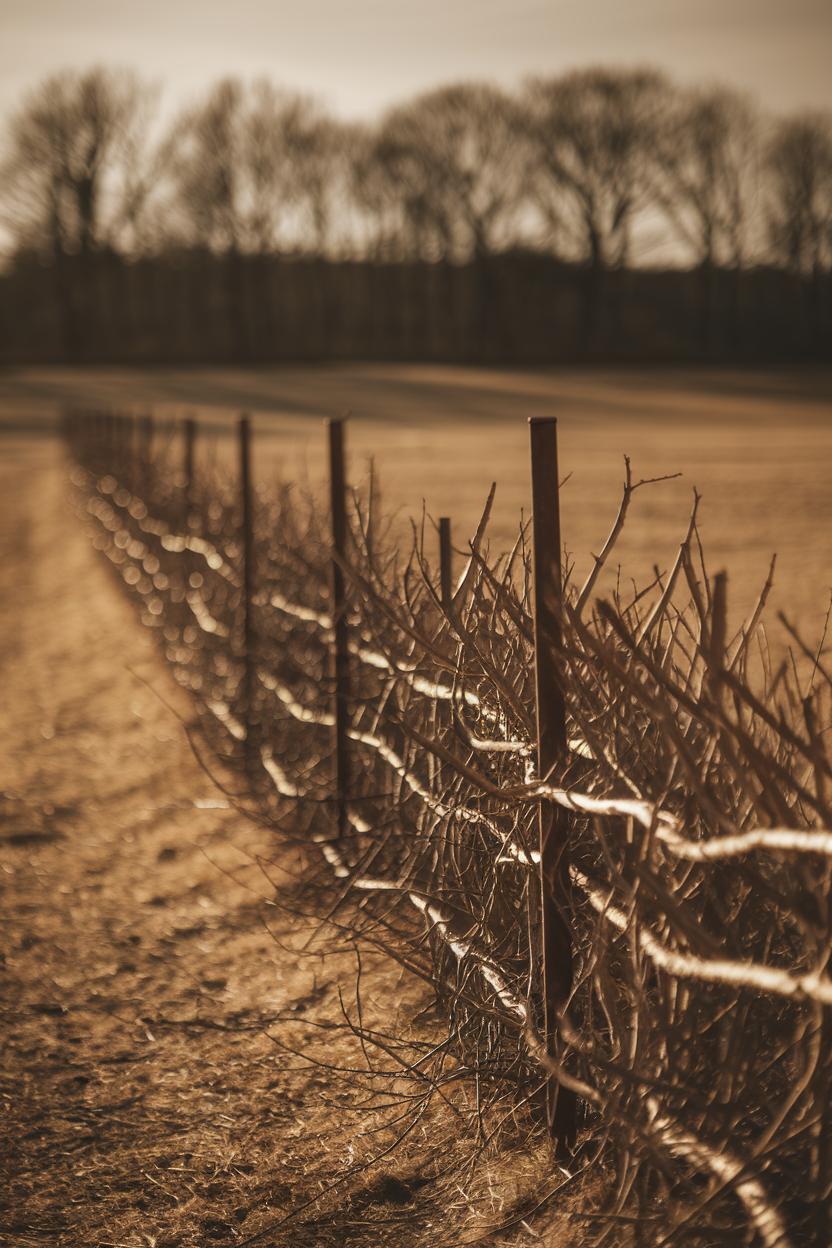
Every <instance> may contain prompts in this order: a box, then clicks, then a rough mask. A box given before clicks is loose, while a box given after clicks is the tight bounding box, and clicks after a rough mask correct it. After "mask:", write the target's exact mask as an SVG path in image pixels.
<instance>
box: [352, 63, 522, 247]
mask: <svg viewBox="0 0 832 1248" xmlns="http://www.w3.org/2000/svg"><path fill="white" fill-rule="evenodd" d="M372 163H373V165H374V166H375V171H374V172H375V176H376V179H377V190H378V191H380V194H379V200H381V201H384V200H385V199H387V198H388V191H392V192H393V193H394V196H395V198H396V199H397V200H398V203H399V204H400V207H401V212H402V214H403V217H404V220H405V221H406V223H407V229H408V234H409V243H410V247H411V248H412V250H413V251H415V252H416V253H417V254H420V255H426V256H443V257H453V258H467V257H470V256H474V257H484V256H487V255H490V254H492V253H493V252H495V251H497V250H499V249H500V248H501V247H505V246H507V245H508V244H510V243H511V242H513V241H514V237H515V234H514V227H515V214H516V211H517V208H518V205H519V202H520V200H521V179H520V163H519V153H518V144H517V110H516V107H515V105H514V103H513V101H512V100H511V99H510V97H509V96H507V95H506V94H505V93H504V92H502V91H500V90H499V89H498V88H497V87H493V86H490V85H488V84H485V83H467V84H461V85H458V86H451V87H443V88H441V89H439V90H437V91H430V92H428V93H427V94H425V95H421V96H418V97H417V98H416V99H415V100H413V101H411V102H410V103H409V104H405V105H403V106H401V107H399V108H395V109H393V110H392V111H391V112H390V113H388V115H387V116H386V118H385V119H384V120H383V122H382V125H381V128H380V132H379V135H378V138H377V142H376V145H375V149H374V152H373V155H372Z"/></svg>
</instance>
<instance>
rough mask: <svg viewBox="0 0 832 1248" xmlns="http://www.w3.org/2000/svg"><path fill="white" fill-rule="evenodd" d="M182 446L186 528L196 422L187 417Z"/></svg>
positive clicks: (192, 484)
mask: <svg viewBox="0 0 832 1248" xmlns="http://www.w3.org/2000/svg"><path fill="white" fill-rule="evenodd" d="M183 433H184V444H183V447H182V477H183V481H182V498H183V500H184V504H185V505H184V509H183V510H184V513H185V514H184V523H185V529H187V528H188V520H189V517H190V514H191V511H192V510H193V505H194V448H195V446H196V421H195V420H194V419H193V417H191V416H188V417H187V418H186V419H185V423H184V425H183Z"/></svg>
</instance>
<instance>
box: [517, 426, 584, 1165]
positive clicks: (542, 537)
mask: <svg viewBox="0 0 832 1248" xmlns="http://www.w3.org/2000/svg"><path fill="white" fill-rule="evenodd" d="M529 433H530V449H531V476H532V541H533V549H532V568H533V573H534V582H533V596H534V652H535V697H536V706H537V766H538V775H539V776H540V777H541V779H543V780H546V779H548V778H549V776H550V774H551V772H552V770H553V768H554V767H556V766H557V764H558V763H561V762H563V761H564V759H565V757H566V750H567V738H566V705H565V701H564V696H563V690H562V688H561V684H560V680H559V676H558V664H557V652H558V650H559V649H560V648H561V644H562V623H561V600H562V594H563V584H562V580H561V538H560V505H559V488H558V482H559V478H558V441H557V437H558V435H557V421H556V420H555V419H554V418H549V417H532V418H531V419H530V421H529ZM538 820H539V831H540V893H541V914H540V953H541V972H542V980H543V1026H544V1035H545V1040H546V1046H547V1049H548V1051H549V1053H550V1054H551V1055H552V1056H553V1057H554V1056H556V1055H557V1050H558V1048H559V1046H558V1044H557V1030H558V1023H557V1016H558V1012H559V1010H560V1009H562V1008H563V1006H564V1004H565V1002H566V1001H567V999H568V997H569V993H570V991H571V988H572V941H571V935H570V932H569V928H568V927H567V924H566V921H565V919H564V914H563V908H562V907H563V902H564V901H565V900H566V897H567V895H568V888H569V857H568V844H567V836H568V816H567V813H566V811H564V810H563V809H562V808H561V807H559V806H556V805H555V804H554V803H553V802H548V801H541V802H540V806H539V813H538ZM576 1111H577V1102H576V1098H575V1094H574V1092H572V1091H570V1090H569V1089H568V1088H565V1087H562V1086H561V1085H560V1084H559V1083H558V1082H557V1080H556V1079H555V1078H554V1076H552V1077H550V1078H549V1079H548V1081H547V1085H546V1117H547V1122H548V1126H549V1131H550V1133H551V1134H552V1135H553V1136H554V1137H555V1140H556V1142H557V1145H558V1147H559V1148H560V1149H561V1150H562V1151H563V1152H566V1151H567V1150H569V1149H570V1148H571V1146H572V1144H573V1142H574V1139H575V1132H576V1119H577V1113H576Z"/></svg>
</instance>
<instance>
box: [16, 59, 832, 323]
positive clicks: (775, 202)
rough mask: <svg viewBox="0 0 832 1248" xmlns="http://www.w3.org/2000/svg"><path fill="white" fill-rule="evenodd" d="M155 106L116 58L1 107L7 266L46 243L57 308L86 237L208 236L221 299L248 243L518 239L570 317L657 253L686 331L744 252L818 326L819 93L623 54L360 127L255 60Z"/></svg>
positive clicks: (81, 259)
mask: <svg viewBox="0 0 832 1248" xmlns="http://www.w3.org/2000/svg"><path fill="white" fill-rule="evenodd" d="M157 108H158V93H157V91H156V89H155V88H153V87H152V86H151V85H149V84H148V83H146V82H144V81H143V80H141V79H140V78H139V77H138V76H137V75H135V74H132V73H117V72H115V71H114V70H110V69H106V68H95V69H92V70H90V71H88V72H85V73H76V72H66V73H61V74H57V75H54V76H52V77H50V78H49V79H48V80H46V81H45V82H43V83H41V84H40V85H39V86H38V87H36V88H35V89H34V90H33V91H32V92H31V93H30V94H29V95H28V96H27V97H26V98H25V99H24V100H23V101H22V103H21V105H20V107H19V108H18V110H17V111H16V112H15V113H14V114H13V115H12V116H11V118H10V119H9V121H8V124H7V126H6V129H5V133H4V135H3V138H2V156H1V157H0V224H2V227H3V229H4V231H5V233H6V236H7V238H8V240H9V251H10V256H11V266H12V267H13V268H14V267H17V268H20V267H21V266H23V267H25V266H26V265H27V264H29V265H31V264H32V263H33V262H37V263H39V264H44V263H46V264H48V265H49V266H50V267H51V269H52V270H53V273H54V276H55V291H56V296H57V301H58V303H60V304H62V305H63V306H64V307H65V311H66V318H65V319H66V320H67V321H68V322H70V321H72V320H73V319H77V302H78V300H77V295H76V297H75V303H74V304H73V293H72V289H71V288H72V287H74V286H77V285H78V283H79V281H80V280H81V277H80V276H79V275H80V274H82V273H83V268H84V263H85V262H91V261H92V260H93V259H94V258H95V257H96V256H98V257H101V256H102V255H106V256H109V257H119V258H122V259H124V260H126V261H129V262H131V263H136V262H139V261H147V260H149V259H152V258H157V259H158V258H160V257H171V256H179V257H182V256H188V255H191V256H193V255H194V254H202V255H205V256H207V257H210V258H211V260H212V262H213V263H214V264H215V265H219V266H220V267H221V268H223V270H224V271H227V273H228V274H229V275H230V277H231V279H232V280H231V282H230V285H229V284H227V285H226V296H225V297H226V301H227V302H228V304H229V307H230V308H232V310H233V309H234V305H235V297H234V295H233V290H232V287H233V285H234V281H237V284H238V285H239V279H238V278H234V277H233V275H234V274H235V273H239V270H240V267H241V265H244V263H245V262H250V261H251V260H252V259H255V260H256V259H258V258H260V259H264V260H268V261H274V260H276V259H282V260H286V259H288V258H292V259H295V260H297V259H303V260H305V261H307V262H309V261H326V262H329V263H330V264H337V263H342V264H343V263H351V264H355V263H365V264H366V263H371V264H377V265H394V266H395V265H398V266H401V265H413V264H444V265H469V266H474V268H476V269H478V270H483V271H485V270H487V268H488V265H489V262H490V261H492V260H494V259H498V258H504V257H506V256H510V255H518V254H522V255H528V254H533V255H535V256H538V257H541V258H542V259H545V260H546V261H547V262H549V263H550V264H551V263H555V264H559V265H564V266H569V265H572V266H580V267H581V268H583V269H584V270H586V271H587V273H588V274H589V275H590V276H589V278H588V279H587V282H586V291H587V294H586V299H585V304H586V309H587V311H586V319H587V332H591V331H592V323H593V321H594V320H596V321H597V317H598V307H599V304H600V302H601V300H602V298H603V291H604V289H605V286H604V275H607V274H614V273H616V272H623V271H628V270H632V269H634V268H639V267H641V268H647V267H651V266H655V265H656V263H657V262H661V263H662V264H663V265H664V266H665V267H673V268H687V269H690V270H694V271H695V272H696V273H697V274H698V281H697V291H698V295H697V298H698V301H699V305H700V307H699V312H700V322H701V325H700V329H701V333H702V334H703V335H705V337H707V335H708V334H709V333H710V332H711V331H712V326H713V319H714V317H713V305H714V301H715V299H720V300H724V299H726V298H727V299H728V300H729V301H730V299H731V297H732V296H731V293H730V292H731V289H732V287H731V285H730V283H729V284H727V285H726V283H725V282H724V281H721V279H720V278H719V277H718V273H720V272H722V273H724V272H725V271H727V272H729V273H734V274H739V273H742V272H744V271H745V272H747V271H749V270H752V269H754V268H760V267H772V268H775V269H777V270H780V271H782V272H784V273H788V274H791V275H792V276H793V277H795V278H796V279H799V281H800V283H801V290H802V291H803V294H802V295H801V298H805V299H806V300H807V301H808V304H809V306H810V309H811V312H810V317H809V320H810V322H811V324H812V326H813V330H814V332H815V333H816V334H818V333H820V332H821V331H822V330H823V328H824V326H825V325H826V315H827V314H826V310H825V308H824V301H825V300H826V299H827V298H828V287H829V274H830V270H832V114H824V113H820V112H816V113H808V112H807V113H800V114H796V115H793V116H783V117H770V116H766V115H765V114H764V113H763V112H762V111H761V110H760V109H759V108H758V107H757V106H756V105H755V103H754V101H753V100H752V99H750V98H749V97H747V96H746V95H743V94H742V93H740V92H738V91H735V90H732V89H729V88H726V87H722V86H711V87H683V86H680V85H678V84H676V83H674V82H672V81H671V80H670V79H669V78H668V77H667V76H666V75H664V74H662V73H659V72H658V71H655V70H652V69H640V68H637V69H610V68H589V69H579V70H574V71H571V72H569V73H565V74H561V75H558V76H553V77H548V78H536V79H531V80H529V81H528V82H526V83H524V84H523V85H522V86H521V87H519V88H518V89H517V90H515V91H507V90H503V89H501V88H499V87H498V86H495V85H493V84H490V83H464V84H459V85H452V86H443V87H439V88H437V89H434V90H431V91H428V92H426V93H424V94H421V95H419V96H417V97H416V98H413V99H410V100H407V101H405V102H403V103H401V104H397V105H395V106H394V107H392V108H390V109H389V110H388V111H387V112H386V113H385V114H384V115H383V116H382V117H380V118H379V119H378V120H377V121H376V122H374V123H372V124H363V123H355V122H345V121H342V120H339V119H337V118H336V117H334V116H332V115H331V114H330V113H328V112H327V111H326V109H325V108H324V107H323V105H322V104H321V103H320V102H318V101H316V100H314V99H312V98H310V97H308V96H305V95H302V94H297V93H293V92H290V91H286V90H283V89H281V88H279V87H277V86H275V85H274V84H272V83H271V82H268V81H266V80H260V81H256V82H253V83H243V82H240V81H238V80H235V79H226V80H224V81H221V82H219V83H216V84H215V85H213V86H211V87H210V88H209V89H208V90H207V91H206V92H205V93H204V95H203V96H202V97H201V98H200V99H198V100H196V102H194V103H193V104H191V105H190V106H188V107H187V108H185V109H184V110H183V111H182V112H181V113H180V114H179V115H177V116H176V117H174V119H173V121H172V122H170V123H169V124H167V125H165V126H163V127H162V126H160V124H159V120H158V113H157ZM504 267H505V266H504ZM307 269H308V271H309V272H310V273H312V272H314V269H315V266H314V265H309V264H308V265H307ZM311 280H312V279H311V278H310V281H311ZM734 289H735V290H738V289H739V287H738V285H737V284H735V287H734ZM480 293H481V294H483V296H484V297H486V298H487V297H488V289H487V283H486V286H485V287H483V288H482V290H480ZM737 298H739V296H737Z"/></svg>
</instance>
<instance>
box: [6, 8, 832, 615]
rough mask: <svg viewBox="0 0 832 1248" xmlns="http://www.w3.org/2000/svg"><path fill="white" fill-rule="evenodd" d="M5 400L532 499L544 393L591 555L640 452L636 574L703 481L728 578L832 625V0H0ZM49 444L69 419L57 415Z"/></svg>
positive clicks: (737, 587)
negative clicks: (244, 420) (532, 425)
mask: <svg viewBox="0 0 832 1248" xmlns="http://www.w3.org/2000/svg"><path fill="white" fill-rule="evenodd" d="M0 20H2V31H3V38H2V40H0V69H2V75H0V113H2V118H1V119H0V255H1V256H2V263H1V264H0V366H2V367H1V368H0V416H1V417H2V428H3V430H4V432H5V435H6V436H5V440H4V445H5V447H6V451H7V454H11V453H12V452H13V451H15V452H16V453H17V454H21V453H23V447H24V443H25V446H26V448H28V449H27V450H26V453H27V454H31V452H32V446H33V445H34V444H33V443H32V435H36V434H39V433H41V432H42V433H47V434H48V433H50V432H51V431H52V429H53V428H54V424H55V418H56V414H57V413H58V411H59V410H60V408H61V406H62V405H63V404H66V403H69V402H74V403H78V402H80V403H82V404H87V405H90V404H91V405H98V406H109V407H122V408H124V409H126V410H138V409H144V410H146V409H148V408H150V407H153V408H154V409H155V410H156V411H157V412H158V413H160V414H161V415H167V416H174V417H177V416H183V415H187V414H190V415H197V416H198V417H199V418H200V420H201V422H202V424H203V425H204V426H205V428H206V429H208V430H209V431H211V433H212V436H213V435H216V436H217V437H219V438H220V439H222V436H223V435H224V433H225V431H227V429H228V428H229V427H230V421H231V420H232V419H233V418H234V417H235V416H236V415H237V414H239V412H240V411H243V410H245V411H247V412H249V413H251V414H252V415H253V417H254V420H255V434H256V437H255V470H256V472H257V473H259V474H260V476H261V478H262V479H263V480H265V479H266V478H267V477H268V476H269V475H270V474H272V473H275V472H282V473H283V474H284V475H285V474H290V475H291V474H304V473H306V474H307V475H310V476H311V478H312V479H315V478H316V474H318V471H319V467H320V465H321V464H322V459H321V455H322V440H321V434H320V426H319V418H320V417H322V416H327V415H339V414H344V413H345V412H350V413H351V414H352V416H353V430H352V432H351V436H350V445H351V447H352V448H353V456H354V463H355V475H356V476H358V475H360V473H362V472H364V471H365V464H366V460H367V459H368V458H369V457H370V456H373V457H374V458H375V460H376V463H377V465H378V466H379V468H380V470H381V482H382V489H383V491H384V500H385V504H386V505H387V506H388V507H389V508H391V509H396V508H399V509H401V511H402V514H403V515H406V514H408V513H415V514H418V513H419V511H420V509H421V505H422V500H425V502H426V505H427V507H428V510H429V511H430V512H431V513H432V514H433V515H438V514H440V513H443V514H450V515H452V517H453V519H454V522H455V525H456V532H457V533H458V535H459V541H460V543H461V544H462V545H463V547H464V543H465V540H466V539H467V536H468V534H469V532H470V531H471V528H472V526H473V524H475V523H476V519H477V517H478V514H479V510H480V508H481V506H482V502H483V500H484V497H485V494H486V492H487V489H488V486H489V484H490V482H491V480H492V479H496V480H497V481H498V485H499V489H498V494H497V503H496V508H495V515H494V534H495V540H499V542H501V543H502V542H508V541H510V540H511V539H512V537H513V535H514V533H515V532H516V526H517V521H518V518H519V514H520V511H521V509H522V508H524V507H525V508H526V510H528V462H527V446H526V439H527V434H526V429H525V418H526V417H527V416H530V415H541V414H550V415H557V416H558V417H559V419H560V422H561V438H562V445H563V459H564V471H568V472H571V473H572V474H573V476H572V479H571V481H570V484H569V486H568V488H567V489H566V490H565V491H564V500H563V505H564V509H565V538H566V543H567V546H568V548H569V550H570V551H572V552H573V553H574V557H575V559H576V561H577V564H578V568H579V570H580V568H581V567H582V566H587V565H588V562H589V561H590V559H591V551H592V550H597V549H598V547H599V546H600V544H601V542H602V541H603V538H604V535H605V532H606V529H607V527H608V524H609V522H610V521H611V519H612V515H613V514H614V510H615V506H616V503H617V496H618V493H619V490H620V483H621V479H622V473H623V460H622V456H623V454H624V453H629V454H630V455H631V456H632V458H633V465H634V471H635V474H636V476H637V477H639V476H657V475H661V474H664V473H675V472H682V473H683V474H684V475H683V477H682V478H681V479H677V480H674V481H671V482H666V483H663V484H662V485H660V486H657V487H655V489H654V490H652V492H643V493H642V494H640V495H639V503H640V509H639V510H638V512H637V513H636V515H635V517H634V518H633V520H632V521H631V522H630V526H629V531H628V537H627V539H626V541H625V543H624V545H623V546H622V551H623V552H624V554H625V555H626V556H627V557H628V558H630V559H631V564H630V566H629V567H628V569H627V571H628V573H631V574H632V575H634V576H636V577H637V578H641V577H644V576H652V574H653V568H654V566H655V565H658V566H659V567H664V566H666V564H667V562H668V561H669V560H672V558H673V557H674V554H675V550H676V546H677V543H678V540H679V536H680V534H681V531H683V530H684V527H685V524H686V519H687V512H688V508H689V500H690V493H691V487H692V485H693V484H696V485H697V486H698V487H699V488H700V489H701V490H703V492H704V495H705V501H704V506H703V511H702V513H701V515H702V522H703V532H704V535H705V538H706V539H707V542H708V551H709V553H710V556H711V559H712V563H713V564H714V566H721V565H726V566H728V567H729V570H730V571H731V577H732V600H733V601H734V603H735V604H737V605H738V606H739V607H742V608H743V609H744V608H746V607H748V606H749V605H750V604H751V603H753V601H754V599H755V597H756V594H757V592H758V589H759V586H760V584H761V583H762V581H763V580H764V579H765V575H766V572H767V569H768V563H769V559H770V556H771V554H772V553H773V552H774V551H775V550H777V551H779V553H780V564H779V568H778V580H777V582H776V587H775V601H778V597H777V596H778V595H780V596H781V597H780V605H787V606H788V607H789V608H790V609H791V610H793V611H794V612H795V613H796V615H797V616H798V617H799V618H801V619H805V620H806V621H807V622H808V623H809V625H810V628H811V630H812V631H815V629H816V628H819V627H820V625H821V624H822V622H823V618H824V614H825V607H826V586H827V585H828V582H829V574H828V564H829V556H830V553H832V551H830V538H829V536H828V535H829V533H830V531H832V525H830V521H832V430H830V421H829V412H830V398H832V373H830V368H829V365H830V363H832V272H831V271H832V76H830V75H829V73H828V64H829V53H830V50H832V8H830V6H829V5H828V3H825V2H823V0H795V2H794V3H789V4H787V3H785V2H784V0H728V2H722V3H718V2H717V0H696V2H694V0H676V2H675V3H674V4H672V5H668V4H667V3H665V2H663V0H634V2H633V3H629V4H627V5H626V6H621V5H620V4H615V3H613V0H593V3H587V4H583V5H580V6H578V5H576V4H572V3H564V2H562V0H514V2H513V3H508V2H506V0H478V3H476V4H473V3H451V4H447V3H442V4H440V3H439V2H438V0H425V2H424V3H422V4H421V5H419V6H418V7H417V6H416V5H412V4H409V3H395V4H390V3H387V4H381V3H378V2H377V0H354V3H352V4H350V5H348V6H346V5H343V4H341V3H339V2H337V0H309V2H308V3H306V4H304V5H302V6H300V5H295V4H286V3H276V4H272V5H269V6H262V5H261V4H260V3H258V2H256V0H240V2H239V3H237V4H236V5H235V6H233V10H232V9H230V8H229V7H228V6H221V5H219V4H217V3H216V0H210V2H208V3H199V4H197V3H196V0H183V2H181V3H178V4H176V5H169V4H163V3H161V0H149V2H148V3H146V4H144V5H143V6H141V7H140V8H138V7H136V6H127V5H113V4H105V3H103V2H102V0H78V2H77V3H75V4H73V5H72V6H71V8H70V7H68V6H66V5H65V4H64V3H62V2H61V0H27V2H26V3H24V2H23V0H6V4H5V5H4V9H3V16H2V19H0ZM41 443H42V449H43V447H45V446H46V445H47V443H48V439H41Z"/></svg>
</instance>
